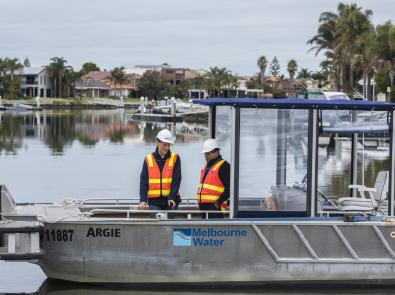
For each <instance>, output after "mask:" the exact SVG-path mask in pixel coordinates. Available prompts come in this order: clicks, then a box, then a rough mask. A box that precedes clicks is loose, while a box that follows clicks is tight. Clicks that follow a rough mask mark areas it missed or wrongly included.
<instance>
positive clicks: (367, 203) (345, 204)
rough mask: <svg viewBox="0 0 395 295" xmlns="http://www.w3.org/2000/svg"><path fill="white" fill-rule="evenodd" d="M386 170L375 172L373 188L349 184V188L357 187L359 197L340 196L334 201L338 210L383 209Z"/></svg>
mask: <svg viewBox="0 0 395 295" xmlns="http://www.w3.org/2000/svg"><path fill="white" fill-rule="evenodd" d="M388 179H389V173H388V171H380V172H379V173H378V174H377V177H376V182H375V185H374V188H369V187H366V186H363V185H350V186H349V188H353V189H357V190H358V193H359V197H346V198H340V199H338V200H337V201H336V205H337V208H338V210H341V211H372V210H383V209H384V208H385V207H386V205H387V204H386V202H385V199H386V198H387V192H388ZM366 193H367V194H366Z"/></svg>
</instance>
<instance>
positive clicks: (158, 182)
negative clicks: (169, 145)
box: [145, 153, 177, 199]
mask: <svg viewBox="0 0 395 295" xmlns="http://www.w3.org/2000/svg"><path fill="white" fill-rule="evenodd" d="M145 161H146V163H147V168H148V193H147V197H148V198H150V199H152V198H159V197H160V196H162V197H168V196H169V194H170V188H171V182H172V180H173V169H174V164H175V163H176V161H177V154H176V153H171V155H170V157H169V158H168V159H167V160H166V162H165V165H164V166H163V169H162V173H161V171H160V169H159V166H158V163H156V160H155V157H154V155H153V154H149V155H147V156H146V157H145Z"/></svg>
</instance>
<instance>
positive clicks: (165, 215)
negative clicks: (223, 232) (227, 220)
mask: <svg viewBox="0 0 395 295" xmlns="http://www.w3.org/2000/svg"><path fill="white" fill-rule="evenodd" d="M89 213H90V214H91V216H93V215H94V214H97V213H102V214H103V213H108V214H111V213H113V214H122V213H124V214H126V218H127V219H130V218H131V217H130V216H131V215H133V214H135V215H142V214H150V215H151V216H152V215H153V214H155V218H156V219H171V218H169V214H170V215H173V216H175V215H185V214H186V215H187V219H192V215H200V216H203V215H202V214H204V215H205V218H206V219H208V218H209V216H210V215H214V214H223V215H228V214H229V211H207V210H122V209H92V210H90V211H89Z"/></svg>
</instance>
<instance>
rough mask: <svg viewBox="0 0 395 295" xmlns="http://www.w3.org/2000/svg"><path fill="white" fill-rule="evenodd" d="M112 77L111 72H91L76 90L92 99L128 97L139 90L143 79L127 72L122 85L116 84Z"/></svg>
mask: <svg viewBox="0 0 395 295" xmlns="http://www.w3.org/2000/svg"><path fill="white" fill-rule="evenodd" d="M110 77H111V72H108V71H91V72H89V73H88V74H86V75H85V76H83V77H82V78H81V80H80V81H79V82H78V83H77V84H76V90H77V91H78V93H81V94H84V93H85V94H86V96H91V97H108V96H124V97H128V96H130V95H131V94H132V93H133V92H134V91H136V90H137V89H138V82H139V80H140V79H141V75H139V74H135V73H128V72H126V71H125V77H126V82H124V83H122V84H117V83H114V82H113V81H111V80H110ZM77 85H78V87H77Z"/></svg>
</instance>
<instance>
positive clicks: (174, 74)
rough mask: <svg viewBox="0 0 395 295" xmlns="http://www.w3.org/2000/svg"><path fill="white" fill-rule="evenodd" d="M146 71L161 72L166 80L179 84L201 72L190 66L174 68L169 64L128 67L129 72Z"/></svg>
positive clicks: (169, 82) (171, 83)
mask: <svg viewBox="0 0 395 295" xmlns="http://www.w3.org/2000/svg"><path fill="white" fill-rule="evenodd" d="M146 71H158V72H161V73H162V75H163V77H164V79H165V81H166V82H167V83H168V84H170V85H178V84H180V82H181V81H182V80H189V79H193V78H195V77H196V76H198V74H199V72H198V71H196V70H191V69H189V68H173V67H172V66H170V65H169V64H162V65H136V66H135V67H134V68H132V69H126V70H125V73H127V74H138V75H141V76H142V75H144V73H145V72H146Z"/></svg>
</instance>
